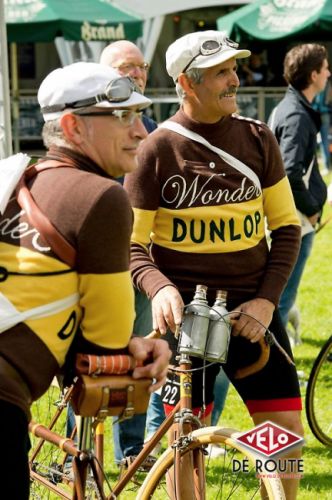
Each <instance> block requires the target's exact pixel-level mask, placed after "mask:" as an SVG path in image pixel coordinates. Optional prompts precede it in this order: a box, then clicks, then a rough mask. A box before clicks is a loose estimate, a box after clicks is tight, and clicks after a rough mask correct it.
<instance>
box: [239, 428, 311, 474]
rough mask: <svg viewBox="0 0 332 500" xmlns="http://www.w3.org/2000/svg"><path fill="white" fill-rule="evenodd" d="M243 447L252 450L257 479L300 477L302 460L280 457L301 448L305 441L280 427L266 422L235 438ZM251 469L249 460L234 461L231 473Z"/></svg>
mask: <svg viewBox="0 0 332 500" xmlns="http://www.w3.org/2000/svg"><path fill="white" fill-rule="evenodd" d="M236 441H238V442H239V443H240V444H241V445H242V446H245V447H247V448H249V449H250V450H251V451H254V455H255V464H254V467H255V472H256V476H257V477H266V476H268V477H271V476H272V477H280V478H301V477H302V475H303V474H302V473H303V460H302V459H301V458H282V456H283V455H284V454H285V453H288V452H289V451H290V450H291V449H295V448H297V447H299V446H302V445H303V443H304V439H303V438H302V437H301V436H298V435H297V434H295V433H293V432H290V431H289V430H287V429H284V428H283V427H281V426H279V425H277V424H274V423H273V422H270V421H267V422H264V423H263V424H260V425H258V426H256V427H254V428H253V429H251V430H250V431H247V432H244V433H242V434H240V435H238V436H237V437H236ZM251 468H252V464H251V463H250V462H249V460H248V459H244V460H238V459H235V458H233V462H232V469H233V472H235V473H236V472H240V471H241V472H245V473H246V472H247V473H249V471H250V470H251Z"/></svg>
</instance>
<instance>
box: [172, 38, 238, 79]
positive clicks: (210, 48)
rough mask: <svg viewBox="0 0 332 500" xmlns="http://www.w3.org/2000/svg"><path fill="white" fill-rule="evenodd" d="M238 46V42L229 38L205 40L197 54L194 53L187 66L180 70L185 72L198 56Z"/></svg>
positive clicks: (209, 54)
mask: <svg viewBox="0 0 332 500" xmlns="http://www.w3.org/2000/svg"><path fill="white" fill-rule="evenodd" d="M238 46H239V44H238V43H236V42H233V40H230V39H229V38H224V39H223V41H222V42H219V41H218V40H205V41H204V42H203V43H202V44H201V46H200V49H199V52H198V54H196V55H195V56H194V57H193V58H192V59H190V61H189V62H188V64H187V66H186V67H185V68H184V69H183V70H182V73H185V72H186V71H187V70H188V69H189V67H190V65H191V64H192V63H193V62H194V61H195V59H197V57H198V56H211V55H213V54H217V52H220V50H223V49H224V48H225V47H230V48H231V49H237V48H238Z"/></svg>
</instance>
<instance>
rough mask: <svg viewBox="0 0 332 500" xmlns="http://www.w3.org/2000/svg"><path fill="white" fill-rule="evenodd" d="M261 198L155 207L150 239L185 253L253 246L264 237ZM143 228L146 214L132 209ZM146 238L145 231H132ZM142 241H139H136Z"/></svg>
mask: <svg viewBox="0 0 332 500" xmlns="http://www.w3.org/2000/svg"><path fill="white" fill-rule="evenodd" d="M262 208H263V207H262V197H259V198H256V199H255V200H250V201H247V202H242V203H233V204H227V205H218V206H204V207H203V206H200V207H195V208H186V209H182V210H170V209H166V208H159V210H158V212H157V215H156V217H155V219H154V223H153V227H152V228H151V225H150V228H151V233H150V235H151V240H152V241H153V242H154V243H156V244H158V245H160V246H162V247H165V248H169V249H172V250H179V251H181V252H188V253H195V252H200V253H226V252H237V251H241V250H247V249H250V248H252V247H255V246H256V245H258V244H259V242H260V241H261V240H262V238H264V235H265V228H264V218H263V210H262ZM134 212H135V223H134V224H135V226H136V221H140V224H141V225H142V226H143V225H144V228H145V230H147V228H148V226H149V224H151V219H150V214H149V216H148V217H146V218H145V216H146V211H143V210H139V209H134ZM135 235H136V236H141V237H142V238H143V237H144V239H145V241H146V238H147V235H146V233H144V234H143V233H140V234H139V235H138V233H135ZM139 242H140V243H142V240H140V241H139Z"/></svg>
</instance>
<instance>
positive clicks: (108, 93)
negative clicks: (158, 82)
mask: <svg viewBox="0 0 332 500" xmlns="http://www.w3.org/2000/svg"><path fill="white" fill-rule="evenodd" d="M133 92H138V93H139V94H141V93H142V92H141V91H140V89H139V88H138V87H137V86H136V85H135V83H134V82H133V80H132V79H131V78H129V77H128V76H121V77H119V78H115V79H114V80H112V81H111V82H110V83H109V84H108V85H107V87H106V89H105V93H104V94H99V95H96V96H95V97H89V98H88V99H81V100H79V101H74V102H66V103H64V104H54V105H53V106H44V107H43V108H41V112H42V113H43V114H46V113H56V112H58V111H63V110H64V109H66V108H73V109H76V108H85V107H89V106H93V105H94V104H98V103H99V102H103V101H108V102H119V103H120V102H124V101H127V100H128V99H129V98H130V96H131V94H132V93H133Z"/></svg>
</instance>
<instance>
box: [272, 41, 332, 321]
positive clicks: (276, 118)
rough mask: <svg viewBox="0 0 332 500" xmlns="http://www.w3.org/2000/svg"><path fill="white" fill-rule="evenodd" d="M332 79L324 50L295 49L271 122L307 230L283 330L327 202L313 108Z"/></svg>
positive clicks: (284, 299) (287, 294)
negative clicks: (284, 90)
mask: <svg viewBox="0 0 332 500" xmlns="http://www.w3.org/2000/svg"><path fill="white" fill-rule="evenodd" d="M330 75H331V73H330V71H329V67H328V54H327V51H326V48H325V47H324V46H322V45H318V44H302V45H297V46H295V47H293V48H292V49H291V50H290V51H289V52H288V53H287V54H286V57H285V60H284V78H285V80H286V82H287V83H288V89H287V91H286V94H285V96H284V98H283V99H282V100H281V102H280V103H279V104H278V106H277V107H276V108H275V109H274V110H273V112H272V114H271V116H270V118H269V122H268V123H269V126H270V128H271V129H272V131H273V133H274V134H275V136H276V138H277V141H278V143H279V146H280V150H281V155H282V158H283V161H284V165H285V169H286V172H287V176H288V179H289V182H290V185H291V188H292V192H293V196H294V200H295V205H296V208H297V209H298V213H299V217H300V220H301V225H302V239H301V248H300V253H299V255H298V258H297V262H296V265H295V267H294V269H293V272H292V274H291V276H290V278H289V280H288V283H287V285H286V288H285V289H284V291H283V293H282V295H281V298H280V305H279V311H280V314H281V317H282V321H283V323H284V325H286V324H287V319H288V313H289V311H290V309H291V307H292V305H293V304H294V303H295V299H296V295H297V290H298V287H299V285H300V281H301V277H302V274H303V271H304V267H305V264H306V261H307V259H308V257H309V255H310V252H311V248H312V244H313V240H314V235H315V226H316V224H317V223H318V222H319V220H320V218H321V215H322V209H323V206H324V203H325V201H326V194H327V193H326V185H325V183H324V181H323V179H322V177H321V175H320V172H319V168H318V162H317V156H316V150H317V139H316V136H317V133H318V132H319V130H320V127H321V120H320V115H319V113H318V112H317V111H315V110H314V109H313V107H312V102H313V100H314V98H315V96H316V95H317V94H319V93H320V92H321V91H322V90H323V89H324V88H325V85H326V82H327V80H328V78H329V76H330Z"/></svg>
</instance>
